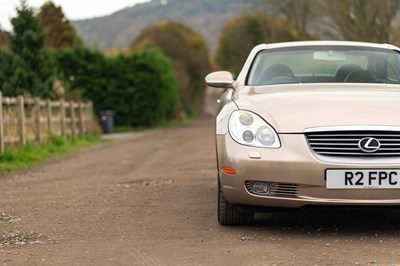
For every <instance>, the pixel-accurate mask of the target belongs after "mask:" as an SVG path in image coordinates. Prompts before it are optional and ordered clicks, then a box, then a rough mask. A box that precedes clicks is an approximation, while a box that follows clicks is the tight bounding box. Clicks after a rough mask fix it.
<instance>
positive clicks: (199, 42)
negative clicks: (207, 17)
mask: <svg viewBox="0 0 400 266" xmlns="http://www.w3.org/2000/svg"><path fill="white" fill-rule="evenodd" d="M150 47H157V48H159V49H160V50H161V51H162V52H163V53H164V54H165V55H166V56H167V57H169V58H171V59H172V62H173V65H174V68H175V72H176V73H177V75H178V82H179V88H180V94H181V100H180V102H181V108H182V109H183V110H184V111H185V112H186V113H187V114H191V113H192V108H193V106H194V105H196V104H197V101H198V99H200V98H201V96H202V92H203V90H204V88H205V86H204V82H203V81H204V76H205V75H206V74H207V73H208V72H210V69H211V66H210V62H209V57H208V47H207V45H206V44H205V42H204V40H203V37H202V36H201V35H200V34H198V33H196V32H195V31H193V30H192V29H191V28H189V27H187V26H185V25H183V24H182V23H178V22H168V21H165V22H161V23H158V24H156V25H154V26H152V27H150V28H147V29H146V30H144V31H143V32H142V33H141V35H140V36H139V37H138V38H137V39H136V40H135V41H134V42H133V43H132V45H131V49H132V51H135V50H138V49H142V48H150Z"/></svg>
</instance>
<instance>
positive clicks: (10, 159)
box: [0, 135, 104, 176]
mask: <svg viewBox="0 0 400 266" xmlns="http://www.w3.org/2000/svg"><path fill="white" fill-rule="evenodd" d="M103 141H104V140H103V139H102V138H101V135H93V136H84V137H74V138H67V139H64V138H62V137H59V136H52V137H51V138H50V139H49V140H48V141H47V142H46V143H42V144H38V143H34V142H30V143H27V145H26V146H25V147H23V148H22V149H18V150H6V151H5V152H4V153H3V154H1V155H0V176H3V175H5V174H7V173H9V172H11V171H13V170H17V169H22V168H26V167H29V166H33V165H36V164H37V163H39V162H40V161H43V160H44V159H46V158H49V157H51V156H54V155H58V154H63V153H68V152H72V151H76V150H79V149H81V148H84V147H88V146H90V145H92V144H95V143H100V142H103Z"/></svg>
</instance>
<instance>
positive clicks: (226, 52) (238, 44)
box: [215, 13, 299, 75]
mask: <svg viewBox="0 0 400 266" xmlns="http://www.w3.org/2000/svg"><path fill="white" fill-rule="evenodd" d="M298 39H299V36H298V33H297V31H296V29H295V28H294V27H292V26H291V25H290V24H287V23H285V22H283V21H282V20H280V19H278V18H269V17H268V16H266V15H265V14H261V13H249V14H245V15H242V16H240V17H238V18H235V19H234V20H231V21H229V22H228V23H227V24H226V25H225V26H224V28H223V29H222V31H221V34H220V38H219V42H218V48H217V52H216V56H215V60H216V63H217V64H218V66H219V67H221V68H223V69H226V70H228V71H231V72H232V73H234V74H236V75H237V74H239V72H240V70H241V68H242V66H243V64H244V62H245V60H246V58H247V56H248V55H249V53H250V51H251V49H252V48H253V47H254V46H256V45H257V44H260V43H269V42H279V41H295V40H298Z"/></svg>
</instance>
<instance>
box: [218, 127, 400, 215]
mask: <svg viewBox="0 0 400 266" xmlns="http://www.w3.org/2000/svg"><path fill="white" fill-rule="evenodd" d="M216 138H217V139H216V142H217V157H218V167H219V169H218V170H219V176H220V181H221V185H222V189H223V192H224V195H225V197H226V199H227V200H228V201H229V202H230V203H231V204H237V205H246V206H262V207H283V208H299V207H303V206H307V205H350V206H353V205H367V206H368V205H375V206H376V205H382V206H391V205H400V189H327V188H326V180H325V171H326V170H327V169H400V161H396V160H387V159H386V160H385V159H364V160H354V159H348V158H339V159H329V158H320V157H318V156H317V155H315V154H313V152H312V151H311V149H310V148H309V146H308V143H307V141H306V138H305V136H304V135H303V134H280V135H279V138H280V141H281V148H279V149H268V148H256V147H249V146H245V145H241V144H238V143H237V142H235V141H234V140H233V139H232V138H231V137H230V135H229V133H227V134H225V135H217V137H216ZM222 167H230V168H233V169H235V170H236V171H237V172H236V174H234V175H229V174H225V173H223V172H222V171H221V170H220V169H221V168H222ZM248 181H262V182H268V183H270V184H271V186H272V190H271V191H272V192H273V193H270V194H268V195H267V196H264V195H256V194H253V193H251V192H250V191H249V189H248V188H246V182H248Z"/></svg>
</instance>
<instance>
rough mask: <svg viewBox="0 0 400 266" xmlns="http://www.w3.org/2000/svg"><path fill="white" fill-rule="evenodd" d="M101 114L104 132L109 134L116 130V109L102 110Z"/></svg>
mask: <svg viewBox="0 0 400 266" xmlns="http://www.w3.org/2000/svg"><path fill="white" fill-rule="evenodd" d="M99 115H100V125H101V131H102V132H103V134H109V133H113V132H114V115H115V112H114V111H110V110H107V111H102V112H100V113H99Z"/></svg>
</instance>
